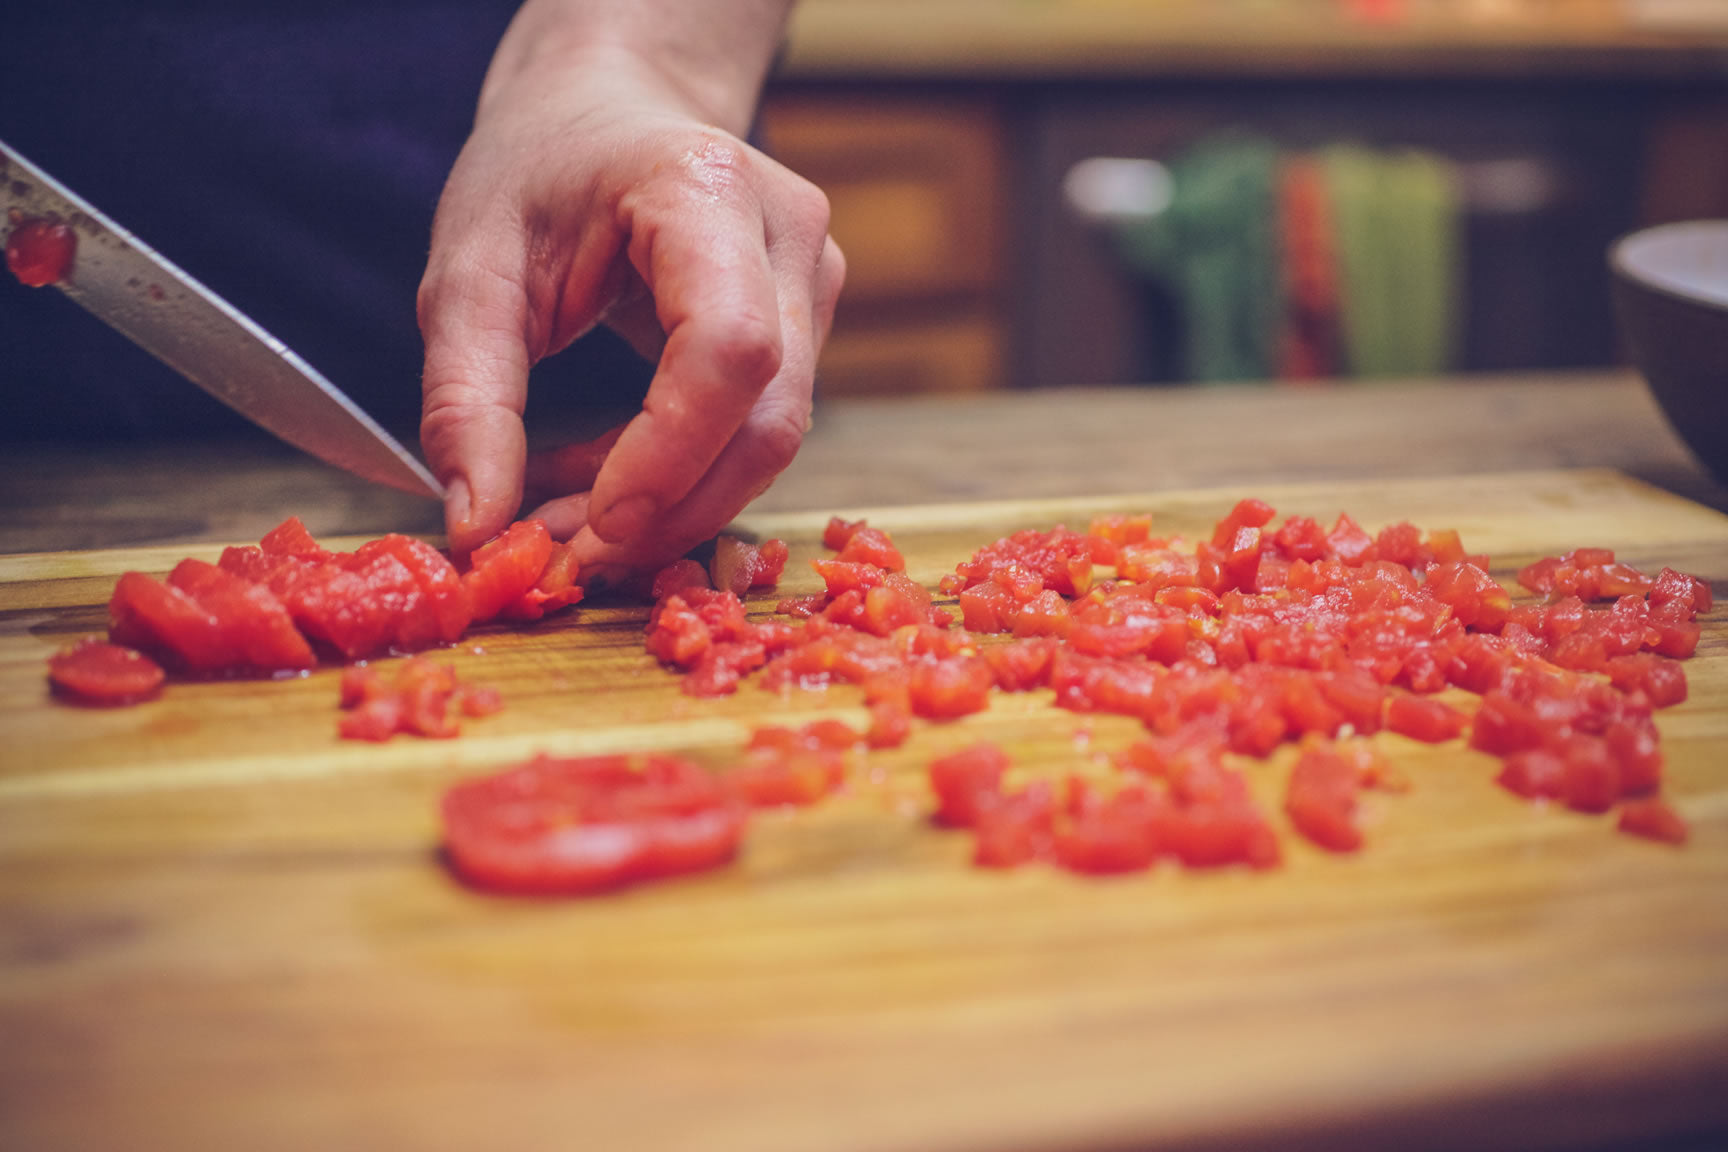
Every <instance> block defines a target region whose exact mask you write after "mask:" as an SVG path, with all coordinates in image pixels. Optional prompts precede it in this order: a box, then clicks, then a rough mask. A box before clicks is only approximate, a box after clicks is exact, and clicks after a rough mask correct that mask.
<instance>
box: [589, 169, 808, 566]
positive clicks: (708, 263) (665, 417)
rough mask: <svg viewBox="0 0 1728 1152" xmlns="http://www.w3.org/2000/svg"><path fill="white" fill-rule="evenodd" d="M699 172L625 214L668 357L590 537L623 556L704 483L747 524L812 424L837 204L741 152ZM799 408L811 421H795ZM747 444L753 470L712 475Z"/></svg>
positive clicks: (606, 486)
mask: <svg viewBox="0 0 1728 1152" xmlns="http://www.w3.org/2000/svg"><path fill="white" fill-rule="evenodd" d="M690 165H691V167H690V168H689V170H688V171H686V172H685V173H684V174H683V178H682V179H680V180H676V181H672V182H670V183H669V186H668V187H665V188H662V189H657V190H656V192H655V193H653V194H650V195H645V196H643V197H642V198H641V199H640V200H638V201H636V202H632V203H629V204H627V205H626V210H627V212H628V215H629V219H628V220H627V221H626V226H627V228H628V231H629V233H630V236H631V241H630V257H631V260H632V262H633V263H634V264H635V265H636V267H637V269H638V271H639V272H640V273H641V275H642V277H643V280H644V281H645V282H646V283H647V285H648V287H649V289H650V290H651V291H652V292H653V294H654V299H655V302H656V306H657V311H658V315H659V319H660V323H661V326H662V328H663V329H664V330H665V332H666V346H665V351H664V353H663V355H662V356H661V360H660V365H659V370H658V371H657V373H656V374H655V378H654V381H653V383H652V384H651V385H650V387H649V392H648V397H647V399H646V401H645V402H644V404H643V411H642V412H641V414H640V415H638V416H637V417H636V418H635V419H634V420H632V421H631V423H630V424H629V426H628V427H626V429H625V430H624V433H623V435H621V436H620V437H619V439H618V442H617V444H616V445H615V446H614V447H613V450H612V452H611V454H610V456H609V457H608V458H607V461H606V463H605V466H604V467H603V468H602V470H601V472H600V475H599V477H598V478H597V480H596V482H595V485H594V491H593V500H592V504H591V507H590V512H591V520H590V526H591V527H592V528H593V529H594V531H595V532H596V534H597V535H598V536H599V537H601V538H602V539H604V540H608V541H611V542H614V543H622V542H626V541H630V540H632V539H634V538H636V537H639V536H641V535H642V533H643V532H644V531H646V530H647V528H648V526H649V525H650V524H656V523H657V522H658V521H659V520H660V518H661V516H662V515H663V514H664V513H665V512H666V511H667V510H668V509H670V508H672V507H673V506H674V505H677V504H678V503H680V502H681V501H683V500H684V499H685V498H686V497H687V496H688V495H689V494H690V493H691V490H692V488H693V487H694V486H695V485H696V484H697V482H698V481H701V482H702V483H703V484H704V485H705V486H709V485H713V484H715V483H716V482H721V483H725V484H728V485H729V486H731V490H730V491H723V492H719V493H715V494H713V495H712V497H711V504H712V506H713V507H720V506H724V505H733V506H735V507H733V509H732V510H733V511H736V507H741V506H742V503H743V502H745V501H747V500H748V499H749V498H750V496H751V495H753V494H754V492H755V491H759V490H760V488H761V487H762V486H763V484H765V482H766V481H767V480H771V479H772V477H773V475H774V474H775V473H777V472H778V471H779V470H780V469H782V468H784V467H785V465H786V464H787V463H788V462H789V461H790V459H791V454H792V453H793V452H795V451H796V449H797V442H798V439H799V438H800V437H801V436H802V428H803V424H804V420H805V418H806V416H807V411H808V380H809V377H810V376H811V375H812V373H813V370H814V359H813V356H814V351H813V345H814V338H813V332H814V327H813V307H812V299H813V294H814V285H815V282H816V279H817V276H816V271H815V270H816V269H817V267H818V265H819V263H820V259H819V254H820V253H821V252H822V251H823V247H822V246H823V240H824V237H825V236H826V232H827V201H826V199H825V198H824V197H823V196H822V194H821V193H820V192H818V191H817V190H816V189H815V188H814V187H812V186H810V185H808V184H805V183H804V182H803V181H801V180H799V179H798V178H797V177H794V176H792V175H791V174H790V173H787V172H785V170H784V169H780V168H779V167H778V166H777V165H773V162H772V161H768V160H766V159H765V158H763V157H760V156H756V155H754V154H748V153H746V152H744V151H742V150H740V149H738V148H722V147H718V146H717V147H715V148H713V149H710V150H708V151H706V152H702V153H700V154H693V158H690ZM752 181H755V182H756V183H755V184H754V185H752V186H751V187H750V188H745V187H743V185H751V182H752ZM764 182H766V185H767V186H766V187H764ZM830 315H831V310H830ZM786 377H791V378H794V379H796V380H797V383H796V384H795V386H794V387H793V388H792V389H791V390H790V391H787V390H784V389H783V390H782V393H781V398H780V399H779V400H777V402H776V404H775V405H774V406H771V408H770V411H769V414H767V415H765V416H760V415H759V416H757V417H756V419H755V424H754V425H753V429H752V431H751V432H750V433H749V434H748V435H747V436H744V429H745V426H746V421H747V420H749V419H751V418H752V416H753V413H754V411H755V409H756V406H757V401H758V399H759V398H760V397H761V396H762V395H763V392H764V390H765V389H766V388H767V387H768V386H769V383H770V381H778V380H780V379H782V378H786ZM800 392H802V398H801V399H798V396H799V393H800ZM788 397H791V398H793V406H794V409H796V408H797V407H799V406H800V405H801V406H802V408H803V411H796V410H791V411H782V410H784V409H785V405H786V400H787V398H788ZM788 427H791V428H795V429H796V430H797V431H796V434H795V435H792V436H788V435H787V434H786V433H785V432H784V431H783V429H784V428H788ZM740 436H744V438H745V443H744V444H743V445H741V446H740V447H739V452H738V453H737V455H739V456H740V459H741V460H742V461H743V465H744V466H743V468H742V470H739V469H735V468H728V469H724V470H721V471H720V472H718V473H711V472H710V470H711V469H712V468H713V467H714V464H715V462H716V460H717V459H718V458H719V457H720V455H721V453H722V451H724V450H728V445H730V444H731V443H732V442H733V440H734V439H735V438H737V437H740ZM752 470H754V471H755V472H756V474H755V475H750V474H749V473H750V472H751V471H752ZM722 523H723V521H722ZM710 527H711V528H717V527H719V524H718V523H716V524H714V525H711V526H710Z"/></svg>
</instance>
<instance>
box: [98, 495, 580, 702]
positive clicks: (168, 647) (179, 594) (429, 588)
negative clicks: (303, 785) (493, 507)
mask: <svg viewBox="0 0 1728 1152" xmlns="http://www.w3.org/2000/svg"><path fill="white" fill-rule="evenodd" d="M576 576H577V572H576V569H575V565H574V563H573V562H572V560H571V559H570V557H569V554H568V552H567V550H566V548H565V547H564V546H562V545H557V544H554V543H553V542H552V538H551V537H550V536H549V535H547V532H546V526H545V525H544V524H542V523H540V522H539V521H537V520H525V521H522V522H520V523H517V524H514V525H512V526H511V527H510V528H509V530H508V531H506V532H505V533H504V534H503V535H501V536H499V537H498V538H497V539H496V540H493V541H492V542H491V543H489V544H487V545H485V546H484V547H482V548H480V549H479V550H477V551H476V552H475V553H474V555H473V556H472V557H471V558H470V560H469V562H468V564H467V565H466V566H465V568H464V569H458V568H457V566H456V565H455V564H454V563H453V562H452V561H451V560H450V558H449V557H447V556H446V555H444V553H442V552H440V551H439V550H437V549H436V548H433V547H432V546H431V545H430V544H427V543H425V542H424V541H421V540H416V539H414V538H413V537H410V536H400V535H395V534H392V535H388V536H385V537H382V538H381V539H378V540H373V541H369V542H368V543H365V544H362V545H361V546H360V547H359V548H358V549H356V550H355V551H353V552H330V551H326V550H325V549H324V548H322V547H321V546H319V544H318V542H317V541H316V540H314V539H313V538H312V535H311V534H310V533H309V532H307V531H306V528H305V526H304V525H303V524H301V522H300V520H299V519H298V518H297V517H296V518H290V519H288V520H286V521H284V522H283V523H282V524H281V525H279V526H278V527H276V528H274V529H272V530H271V531H270V532H269V533H268V534H267V535H265V537H264V538H263V540H262V541H260V542H259V543H258V544H255V545H246V546H243V547H236V548H228V549H226V550H224V551H223V553H222V557H221V559H220V560H219V561H218V562H217V563H215V564H210V563H207V562H205V561H203V560H196V559H188V560H182V561H181V562H180V563H179V565H177V566H176V567H175V568H174V570H173V571H172V572H171V573H169V575H168V578H167V580H166V581H161V580H156V579H154V578H153V577H150V576H147V575H145V574H143V573H141V572H127V573H125V574H124V575H122V576H121V577H120V580H119V583H118V584H117V585H116V586H115V589H114V595H113V597H112V598H111V599H110V600H109V603H108V612H109V630H108V631H109V639H110V640H112V641H113V642H114V643H116V644H121V645H125V646H127V647H131V648H136V649H138V650H140V651H142V652H145V653H148V654H149V655H151V656H153V657H155V658H157V659H159V660H160V661H162V662H163V663H164V664H166V665H167V666H169V667H170V668H173V669H174V670H176V671H179V672H184V673H188V674H191V675H195V676H234V675H259V674H264V675H268V674H271V673H281V672H295V671H303V670H305V669H309V668H312V667H313V666H315V665H316V664H317V663H318V660H319V657H320V656H328V657H332V658H336V659H340V660H343V661H355V660H368V659H371V658H373V657H377V656H384V655H388V654H392V653H405V652H417V651H421V650H423V649H426V648H431V647H436V646H439V645H447V644H452V643H454V642H455V641H456V640H458V639H460V638H461V636H462V635H463V633H465V632H466V631H467V630H468V629H469V627H471V626H472V625H475V624H482V623H486V622H487V621H490V620H494V619H498V618H504V619H508V620H534V619H538V618H539V617H540V616H542V615H544V614H545V613H546V612H548V611H550V610H552V609H554V608H560V607H563V606H564V605H566V604H573V603H575V602H576V601H578V600H580V599H581V598H582V589H581V587H580V586H579V585H577V584H576V582H575V581H576Z"/></svg>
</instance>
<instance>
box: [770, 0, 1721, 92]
mask: <svg viewBox="0 0 1728 1152" xmlns="http://www.w3.org/2000/svg"><path fill="white" fill-rule="evenodd" d="M1360 10H1378V11H1379V12H1381V13H1385V15H1382V16H1381V17H1379V18H1367V19H1365V18H1363V17H1361V16H1353V15H1352V12H1354V11H1360ZM1711 11H1712V9H1711V6H1710V5H1709V4H1708V3H1707V2H1705V0H1560V2H1547V3H1545V2H1541V0H1535V2H1532V0H1475V2H1452V3H1447V2H1436V0H1390V2H1383V3H1378V4H1375V3H1354V4H1350V3H1343V2H1338V0H1164V2H1161V3H1152V2H1141V3H1133V2H1128V0H805V2H804V3H802V4H801V5H800V6H799V7H798V9H797V10H796V12H795V13H794V17H793V22H792V26H791V33H790V36H789V39H788V45H787V52H786V55H785V58H784V64H783V73H784V75H786V76H787V77H789V78H793V79H816V78H822V79H835V78H847V79H890V78H898V79H912V78H918V79H951V78H980V77H1001V78H1020V79H1034V78H1047V79H1048V78H1093V79H1096V78H1103V77H1118V78H1129V77H1142V78H1144V77H1158V76H1170V75H1196V74H1198V75H1221V76H1255V75H1263V76H1281V75H1287V76H1300V75H1342V74H1351V73H1361V74H1385V75H1394V74H1399V75H1406V74H1416V75H1442V74H1450V75H1478V74H1492V73H1499V74H1505V75H1515V76H1529V75H1533V74H1557V75H1565V74H1575V75H1616V74H1618V75H1647V76H1698V77H1704V76H1716V77H1721V76H1722V75H1723V72H1724V69H1725V62H1728V21H1725V20H1724V19H1723V17H1722V16H1721V14H1720V11H1719V10H1717V11H1716V14H1715V15H1714V16H1711V15H1710V13H1711Z"/></svg>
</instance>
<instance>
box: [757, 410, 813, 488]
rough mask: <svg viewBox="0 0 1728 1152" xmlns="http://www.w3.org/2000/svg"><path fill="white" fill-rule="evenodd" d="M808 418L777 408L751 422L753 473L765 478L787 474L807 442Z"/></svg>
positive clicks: (804, 415)
mask: <svg viewBox="0 0 1728 1152" xmlns="http://www.w3.org/2000/svg"><path fill="white" fill-rule="evenodd" d="M806 415H807V414H801V413H799V412H795V411H793V410H791V409H790V408H784V407H781V408H775V409H773V410H771V411H768V412H764V413H762V414H760V415H758V416H757V417H756V418H754V419H752V420H751V422H750V453H751V454H750V459H749V464H750V465H751V466H752V470H753V471H755V472H757V473H758V474H760V475H762V476H765V477H773V476H777V475H779V474H780V473H781V472H783V471H785V470H786V468H787V466H788V465H790V464H791V463H792V461H793V459H794V458H795V457H796V456H797V455H798V449H799V447H800V446H801V445H802V444H803V443H804V429H805V427H806Z"/></svg>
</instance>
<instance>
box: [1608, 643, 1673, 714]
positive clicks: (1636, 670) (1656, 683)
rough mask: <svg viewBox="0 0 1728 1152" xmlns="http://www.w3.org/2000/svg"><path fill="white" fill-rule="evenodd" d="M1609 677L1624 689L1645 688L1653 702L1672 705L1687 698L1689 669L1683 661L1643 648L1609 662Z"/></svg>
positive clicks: (1655, 704)
mask: <svg viewBox="0 0 1728 1152" xmlns="http://www.w3.org/2000/svg"><path fill="white" fill-rule="evenodd" d="M1606 670H1607V673H1608V679H1609V681H1610V682H1611V683H1612V684H1613V685H1614V687H1616V688H1618V689H1620V690H1621V691H1622V692H1642V693H1643V694H1644V695H1645V697H1646V698H1647V699H1648V700H1649V701H1650V703H1651V704H1652V705H1654V706H1655V707H1657V708H1668V707H1671V706H1673V705H1675V704H1679V703H1681V702H1683V701H1684V700H1685V699H1686V669H1684V668H1682V667H1681V666H1680V663H1679V661H1677V660H1670V659H1668V658H1667V657H1665V656H1658V655H1656V654H1655V653H1653V652H1639V653H1635V654H1632V655H1626V656H1616V657H1614V658H1613V659H1611V660H1609V661H1608V662H1607V669H1606Z"/></svg>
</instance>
